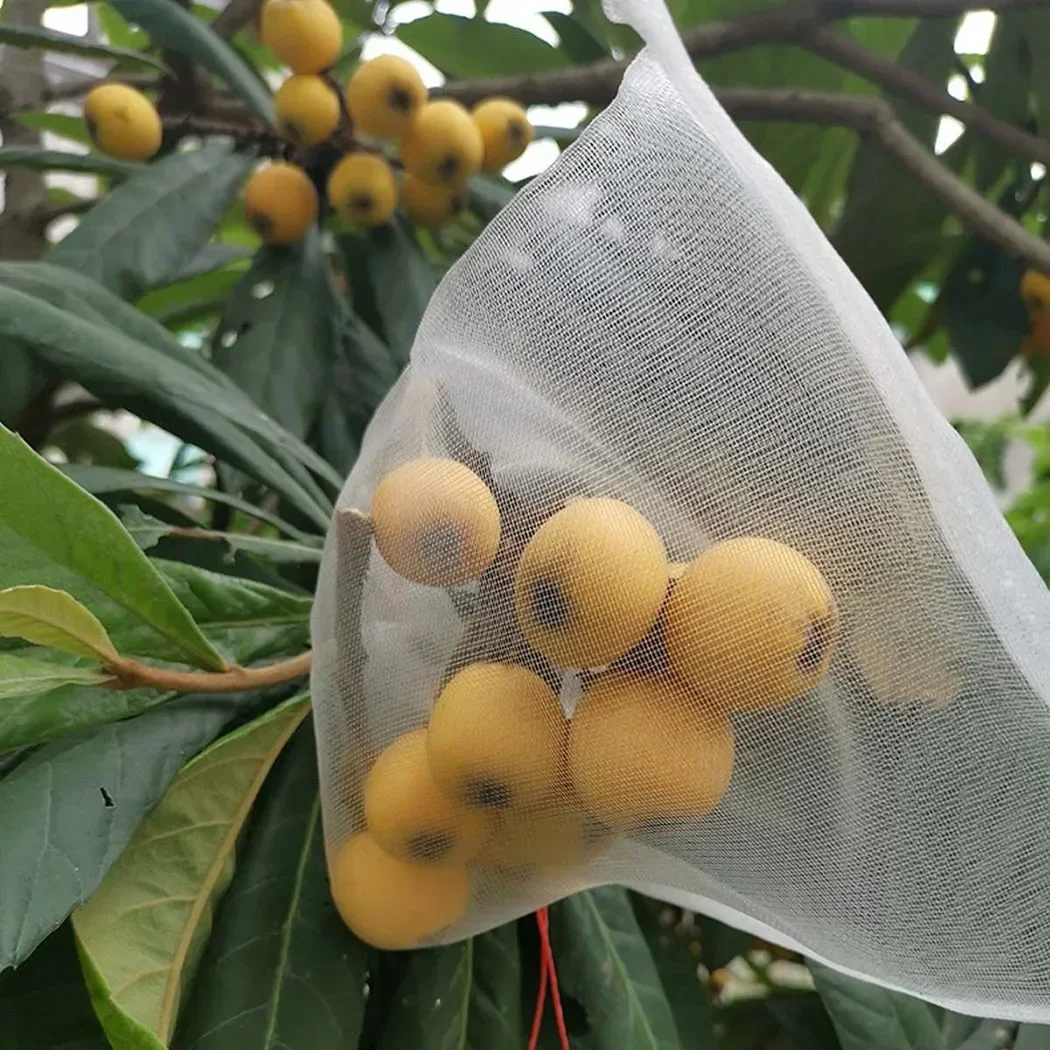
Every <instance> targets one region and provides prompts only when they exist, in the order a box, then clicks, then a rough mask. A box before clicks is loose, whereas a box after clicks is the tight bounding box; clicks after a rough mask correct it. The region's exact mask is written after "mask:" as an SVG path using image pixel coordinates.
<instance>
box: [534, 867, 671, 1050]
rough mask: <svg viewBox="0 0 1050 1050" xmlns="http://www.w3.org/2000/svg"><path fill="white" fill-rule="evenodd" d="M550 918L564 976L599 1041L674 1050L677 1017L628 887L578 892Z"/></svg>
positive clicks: (636, 1049)
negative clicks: (644, 934)
mask: <svg viewBox="0 0 1050 1050" xmlns="http://www.w3.org/2000/svg"><path fill="white" fill-rule="evenodd" d="M550 916H551V940H552V946H553V948H554V956H555V959H557V962H558V978H559V981H560V983H561V985H562V987H563V988H564V989H565V990H566V991H567V992H568V993H569V994H570V995H572V996H574V997H575V998H576V999H577V1000H579V1002H580V1003H581V1004H582V1005H583V1007H584V1009H585V1010H586V1012H587V1019H588V1021H589V1022H590V1026H591V1032H592V1035H593V1038H594V1040H595V1044H594V1045H595V1046H596V1047H599V1048H601V1050H619V1048H620V1047H625V1046H629V1047H631V1048H632V1050H677V1048H678V1047H680V1046H681V1044H680V1043H679V1041H678V1033H677V1031H676V1029H675V1021H674V1016H673V1015H672V1013H671V1008H670V1005H669V1004H668V1002H667V996H666V995H665V994H664V990H663V986H662V985H661V983H660V975H659V973H658V972H657V969H656V965H655V963H654V962H653V957H652V955H650V953H649V948H648V947H647V945H646V943H645V938H644V937H643V936H642V933H641V930H640V929H639V928H638V923H637V921H636V920H635V917H634V914H633V912H632V911H631V904H630V901H629V900H628V898H627V892H626V890H623V889H620V888H619V887H616V886H603V887H601V888H600V889H595V890H588V891H586V892H584V893H578V894H576V895H575V896H573V897H569V898H568V899H566V900H564V901H560V902H559V903H557V904H554V905H552V906H551V910H550Z"/></svg>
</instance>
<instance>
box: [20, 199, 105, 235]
mask: <svg viewBox="0 0 1050 1050" xmlns="http://www.w3.org/2000/svg"><path fill="white" fill-rule="evenodd" d="M96 204H98V198H97V197H82V198H81V199H80V200H75V201H66V202H65V203H64V204H44V205H41V206H40V207H39V208H37V210H36V211H35V212H34V213H33V219H34V221H35V222H37V223H39V224H40V229H42V230H46V229H47V228H48V226H50V225H51V223H53V222H54V221H55V219H61V218H64V217H65V216H66V215H83V214H84V212H86V211H90V210H91V209H92V208H93V207H94V206H95V205H96Z"/></svg>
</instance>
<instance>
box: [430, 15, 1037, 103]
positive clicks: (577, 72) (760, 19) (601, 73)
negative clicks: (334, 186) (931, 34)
mask: <svg viewBox="0 0 1050 1050" xmlns="http://www.w3.org/2000/svg"><path fill="white" fill-rule="evenodd" d="M1045 5H1046V0H811V2H810V3H801V4H798V5H791V6H788V7H777V8H773V9H772V10H764V11H759V12H756V13H755V14H751V15H745V16H743V17H741V18H733V19H727V20H724V21H718V22H705V23H704V24H702V25H698V26H694V27H693V28H692V29H688V30H686V31H685V32H684V33H683V34H682V43H683V44H685V49H686V51H688V52H689V55H690V56H691V57H692V58H693V59H694V60H695V59H701V58H713V57H715V56H717V55H724V54H726V53H728V52H730V51H737V50H739V49H740V48H744V47H750V46H752V45H754V44H763V43H770V42H775V41H790V40H792V39H794V38H797V37H798V36H799V35H800V34H802V33H803V32H804V31H805V30H806V28H807V27H810V26H814V25H819V24H820V23H822V22H831V21H836V20H839V19H846V18H852V17H854V16H856V15H884V16H887V17H889V16H895V17H896V16H914V17H918V18H938V17H949V16H951V15H958V14H962V13H963V12H964V11H970V10H978V9H980V10H992V11H1007V10H1013V9H1020V8H1025V7H1040V6H1045ZM631 58H633V56H630V57H629V58H625V59H619V60H615V59H602V60H601V61H598V62H592V63H591V64H590V65H586V66H577V67H575V68H573V69H565V70H555V71H554V72H551V73H542V74H535V75H530V76H515V77H491V78H486V79H483V80H461V81H458V82H457V81H453V82H452V83H450V84H445V85H444V86H443V87H440V88H436V89H435V90H434V92H433V93H434V94H435V95H444V96H446V97H448V98H455V99H458V100H459V101H460V102H462V103H464V104H465V105H472V104H473V103H475V102H480V101H481V99H483V98H488V97H489V96H491V95H506V96H508V97H510V98H513V99H516V100H517V101H518V102H521V103H522V104H523V105H528V106H532V105H556V104H557V103H559V102H572V101H578V102H587V103H589V104H590V105H595V106H604V105H607V104H608V103H609V102H611V101H612V99H613V96H614V95H615V94H616V90H617V88H618V87H619V86H620V80H621V79H622V78H623V74H624V72H625V70H626V69H627V66H628V65H629V64H630V61H631ZM960 119H961V118H960Z"/></svg>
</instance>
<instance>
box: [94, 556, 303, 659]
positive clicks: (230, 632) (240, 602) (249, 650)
mask: <svg viewBox="0 0 1050 1050" xmlns="http://www.w3.org/2000/svg"><path fill="white" fill-rule="evenodd" d="M155 564H156V566H157V569H158V570H159V571H160V573H161V575H162V576H163V577H164V579H165V580H166V581H167V583H168V584H169V585H170V587H171V589H172V590H173V591H174V592H175V594H176V595H177V596H178V597H179V599H180V601H182V603H183V604H184V605H185V606H186V608H187V609H188V610H189V611H190V613H191V614H192V616H193V618H194V620H196V622H197V623H199V624H200V625H201V627H202V628H203V629H204V630H205V632H206V633H207V634H208V637H209V638H211V639H213V640H214V642H215V644H216V646H217V647H218V649H219V650H220V651H221V652H225V653H228V654H230V655H229V659H230V660H232V661H234V662H236V663H255V662H257V661H260V660H267V659H274V658H276V657H278V656H283V655H286V654H287V653H289V652H292V653H295V652H300V651H302V650H303V649H306V648H307V647H308V645H309V632H308V625H309V619H310V612H311V609H312V608H313V598H312V597H311V596H310V595H307V594H290V593H288V592H287V591H281V590H278V589H277V588H276V587H270V586H269V585H267V584H265V583H258V582H256V581H255V580H243V579H239V578H237V577H235V576H226V575H223V574H221V573H217V572H209V571H208V570H207V569H199V568H197V567H196V566H194V565H187V564H185V563H184V562H176V561H161V560H159V559H158V560H157V561H156V562H155ZM133 629H134V628H133ZM110 635H111V637H112V638H113V641H114V644H115V645H117V646H118V647H119V648H120V649H121V651H122V652H124V651H126V649H125V643H126V642H128V641H130V640H131V639H130V637H129V635H127V634H125V633H123V632H122V631H120V630H119V629H118V628H115V627H114V628H111V630H110Z"/></svg>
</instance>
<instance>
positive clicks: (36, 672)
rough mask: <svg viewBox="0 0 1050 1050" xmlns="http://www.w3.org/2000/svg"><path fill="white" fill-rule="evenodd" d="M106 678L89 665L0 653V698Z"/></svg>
mask: <svg viewBox="0 0 1050 1050" xmlns="http://www.w3.org/2000/svg"><path fill="white" fill-rule="evenodd" d="M2 593H3V592H0V595H2ZM107 677H108V675H106V674H105V673H104V672H102V671H99V670H96V669H94V668H91V667H72V666H68V665H65V664H58V663H52V662H51V661H48V660H36V659H33V658H32V657H28V656H15V655H13V654H12V653H5V652H0V700H8V699H10V698H11V697H15V696H32V695H34V694H45V693H50V692H51V691H52V690H53V689H57V688H58V687H59V686H61V685H98V684H99V683H100V682H104V681H106V679H107ZM0 749H3V743H2V737H0Z"/></svg>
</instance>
